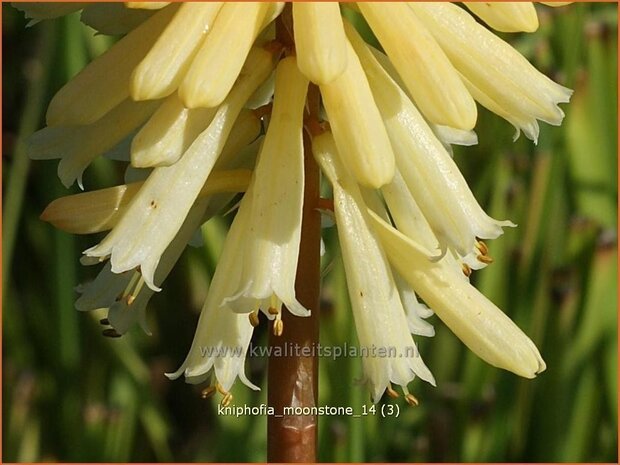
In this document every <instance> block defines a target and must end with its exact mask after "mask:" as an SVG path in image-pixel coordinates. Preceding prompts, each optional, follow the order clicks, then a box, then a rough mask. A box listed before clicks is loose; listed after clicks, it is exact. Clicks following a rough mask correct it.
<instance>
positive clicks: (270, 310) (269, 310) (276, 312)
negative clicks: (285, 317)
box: [267, 307, 280, 315]
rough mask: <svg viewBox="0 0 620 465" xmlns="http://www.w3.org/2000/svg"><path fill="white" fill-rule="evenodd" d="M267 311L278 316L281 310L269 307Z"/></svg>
mask: <svg viewBox="0 0 620 465" xmlns="http://www.w3.org/2000/svg"><path fill="white" fill-rule="evenodd" d="M267 311H268V312H269V314H270V315H277V314H278V313H280V310H278V309H277V308H276V307H269V309H268V310H267Z"/></svg>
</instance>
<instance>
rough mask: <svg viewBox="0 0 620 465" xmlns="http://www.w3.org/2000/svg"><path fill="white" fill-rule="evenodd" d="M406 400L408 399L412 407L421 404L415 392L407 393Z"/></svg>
mask: <svg viewBox="0 0 620 465" xmlns="http://www.w3.org/2000/svg"><path fill="white" fill-rule="evenodd" d="M405 400H406V401H407V403H408V404H409V405H411V406H412V407H415V406H417V405H420V402H419V401H418V399H416V397H415V396H414V395H413V394H407V395H405Z"/></svg>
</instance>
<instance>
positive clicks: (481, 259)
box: [476, 255, 493, 265]
mask: <svg viewBox="0 0 620 465" xmlns="http://www.w3.org/2000/svg"><path fill="white" fill-rule="evenodd" d="M476 258H477V259H478V261H479V262H482V263H486V264H487V265H490V264H491V263H493V259H492V258H491V257H489V256H488V255H478V256H477V257H476Z"/></svg>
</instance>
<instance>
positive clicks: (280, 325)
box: [273, 319, 284, 336]
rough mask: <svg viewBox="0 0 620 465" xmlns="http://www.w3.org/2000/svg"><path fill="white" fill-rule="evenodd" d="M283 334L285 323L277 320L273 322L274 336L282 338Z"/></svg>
mask: <svg viewBox="0 0 620 465" xmlns="http://www.w3.org/2000/svg"><path fill="white" fill-rule="evenodd" d="M282 333H284V322H283V321H282V320H280V319H277V320H276V321H274V322H273V334H274V336H282Z"/></svg>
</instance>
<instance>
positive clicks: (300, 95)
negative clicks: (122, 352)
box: [18, 2, 571, 403]
mask: <svg viewBox="0 0 620 465" xmlns="http://www.w3.org/2000/svg"><path fill="white" fill-rule="evenodd" d="M18 7H19V8H22V9H24V10H25V11H26V13H27V14H28V15H29V16H30V17H32V18H33V19H34V20H41V19H48V18H52V17H55V16H59V15H62V14H66V13H68V12H71V11H76V10H78V9H81V8H83V11H82V19H83V20H84V21H85V22H86V23H87V24H89V25H91V26H93V27H95V28H96V29H99V30H100V31H101V32H103V33H112V34H125V35H124V37H123V38H122V39H121V40H119V41H118V42H117V43H115V44H114V45H113V46H112V47H111V48H110V49H109V50H108V51H107V52H106V53H104V54H103V55H101V56H100V57H98V58H96V59H95V60H94V61H93V62H92V63H90V64H89V65H88V66H87V67H86V68H85V69H84V70H82V72H80V73H79V74H78V75H77V76H76V77H75V78H73V79H72V80H71V81H70V82H69V83H67V84H66V85H65V86H64V87H63V88H62V89H61V90H60V91H59V92H58V93H57V94H56V96H55V97H54V98H53V99H52V102H51V103H50V106H49V109H48V112H47V124H48V127H47V128H45V129H42V130H41V131H39V132H38V133H36V134H35V135H34V136H33V138H32V139H31V145H30V153H31V156H32V157H33V158H60V163H59V168H58V170H59V177H60V179H61V181H62V182H63V183H64V184H65V185H66V186H70V185H71V184H73V183H74V182H75V181H78V183H79V184H80V186H82V181H81V177H82V173H83V171H84V170H85V169H87V167H88V165H89V164H90V163H91V162H92V160H93V159H95V158H96V157H98V156H102V155H106V154H107V155H108V156H113V157H114V158H120V159H123V160H125V161H129V162H130V165H131V167H132V168H131V170H130V171H128V176H129V175H130V174H131V173H133V174H132V176H133V177H134V178H136V176H137V178H136V179H138V181H136V182H132V183H128V184H126V185H121V186H117V187H114V188H110V189H104V190H101V191H98V192H94V193H84V194H78V195H76V196H69V197H66V198H62V199H59V200H57V201H55V202H53V203H52V204H51V205H50V206H49V207H48V208H47V209H46V211H45V212H44V214H43V218H44V219H46V220H48V221H50V222H52V223H53V224H55V225H57V226H58V227H61V228H63V229H66V230H68V231H71V232H75V233H92V232H100V231H108V230H110V232H109V233H108V235H107V236H106V237H105V238H104V239H103V240H102V241H101V242H100V243H99V244H97V245H95V246H93V247H91V248H89V249H88V250H86V251H85V256H84V258H83V261H84V263H86V264H98V263H102V264H103V269H102V271H101V272H100V274H99V276H98V277H97V278H96V279H95V280H94V281H93V282H92V283H89V284H86V285H84V286H82V287H81V288H80V292H81V293H82V295H81V297H80V298H79V299H78V301H77V304H76V306H77V307H78V308H79V309H81V310H91V309H95V308H108V309H109V316H108V319H107V320H105V323H106V324H110V325H111V326H112V328H110V329H108V330H106V333H107V334H108V335H115V336H117V335H120V334H122V333H124V332H125V331H127V330H128V328H129V326H130V325H131V323H133V322H134V321H140V322H141V323H142V325H143V326H146V325H145V318H144V311H145V308H146V304H147V302H148V299H149V298H150V296H151V295H152V294H153V293H154V292H157V291H159V290H160V288H161V287H162V285H163V282H164V280H165V277H166V276H167V274H168V273H169V271H170V269H171V268H172V266H173V265H174V263H175V262H176V260H177V259H178V257H179V255H180V254H181V252H182V250H183V248H184V246H185V245H186V244H187V242H188V241H189V240H190V237H191V236H192V233H193V231H195V230H196V228H198V227H199V226H200V224H201V223H202V222H203V221H205V220H206V219H208V218H210V217H211V216H213V215H214V214H216V213H218V212H220V211H226V210H227V208H226V207H227V206H228V204H229V202H230V201H231V199H232V198H233V197H234V195H235V193H237V192H245V195H244V196H243V198H242V200H241V202H240V204H239V205H238V211H237V214H236V217H235V219H234V221H233V225H232V228H231V230H230V232H229V234H228V237H227V240H226V244H225V246H224V250H223V252H222V256H221V260H220V263H219V265H218V268H217V270H216V273H215V276H214V279H213V282H212V284H211V288H210V290H209V294H208V297H207V300H206V302H205V305H204V308H203V311H202V314H201V316H200V320H199V323H198V330H197V332H196V336H195V339H194V343H193V344H192V348H191V349H190V352H189V355H188V357H187V359H186V360H185V362H184V363H183V365H182V366H181V368H180V369H179V370H178V371H177V372H176V373H174V374H172V375H170V376H171V377H177V376H181V375H184V376H185V377H186V379H187V380H188V381H190V382H201V381H205V380H209V382H210V383H211V384H213V385H217V387H218V389H219V390H220V391H221V392H223V393H224V395H225V397H224V401H225V402H229V401H230V395H229V394H228V391H229V389H230V387H231V386H232V384H233V383H234V380H235V378H236V377H240V378H241V379H242V381H243V382H244V383H246V384H248V385H249V386H250V387H253V388H254V387H255V386H254V385H253V384H251V383H250V382H249V381H248V380H247V379H246V378H245V375H244V368H243V365H244V361H245V352H246V350H247V347H248V344H249V341H250V338H251V335H252V331H253V326H255V325H256V324H258V313H257V312H258V310H261V311H263V313H265V314H266V315H267V317H268V318H270V319H275V321H276V323H275V324H274V332H275V333H276V334H282V332H283V331H285V328H284V327H283V324H282V321H281V318H280V315H281V307H282V304H284V306H285V307H286V308H287V309H288V310H289V311H291V312H292V313H293V314H294V315H296V316H297V317H299V318H303V317H304V316H305V315H308V314H309V313H310V312H312V310H313V309H312V308H304V307H303V306H302V305H301V304H299V303H298V301H297V299H296V296H295V289H294V286H295V282H294V281H295V270H296V269H297V266H298V255H299V237H300V230H301V221H302V202H303V189H304V177H303V166H302V163H303V144H302V138H303V131H304V129H303V127H304V119H305V122H306V123H307V124H306V128H307V129H308V131H309V133H310V135H311V137H312V139H313V140H312V146H313V151H314V155H315V157H316V158H317V160H318V161H319V163H320V165H321V166H322V168H323V170H324V174H325V175H326V177H327V179H328V180H329V181H330V182H331V184H332V186H333V193H334V210H335V212H334V213H335V218H336V227H337V228H338V235H339V238H340V243H341V247H342V255H343V259H344V263H345V269H346V274H347V280H348V288H349V294H350V297H351V302H352V307H353V313H354V319H355V324H356V327H357V329H358V335H359V340H360V344H361V345H362V346H372V345H375V346H394V347H397V348H398V349H399V350H401V351H404V350H405V349H407V348H412V347H413V348H416V349H417V347H416V345H415V343H414V341H413V337H412V334H415V335H424V336H432V335H433V334H434V330H433V328H432V326H431V325H430V324H429V323H428V322H427V321H425V318H428V317H429V316H430V315H432V314H433V311H434V312H435V313H437V315H438V316H439V318H440V319H442V320H443V321H444V322H445V324H446V325H447V326H449V327H450V328H451V329H452V330H453V331H454V333H455V334H456V335H457V336H459V337H460V338H461V339H462V340H463V342H464V343H465V344H466V345H467V346H468V347H469V348H470V349H471V350H472V351H474V352H475V353H476V354H477V355H479V356H480V357H481V358H483V359H484V360H486V361H487V362H489V363H491V364H492V365H495V366H498V367H500V368H504V369H507V370H510V371H512V372H514V373H517V374H519V375H521V376H525V377H533V376H535V375H536V374H537V373H539V372H541V371H542V370H544V369H545V364H544V362H543V360H542V358H541V356H540V354H539V353H538V350H537V349H536V347H535V345H534V344H533V343H532V341H530V339H529V338H528V337H527V336H526V335H525V334H524V333H523V332H522V331H521V330H520V329H519V328H518V327H517V326H516V325H515V324H514V323H513V322H512V321H511V320H510V319H509V318H508V317H507V316H506V315H505V314H504V313H503V312H502V311H501V310H500V309H499V308H497V307H496V306H495V305H494V304H492V303H491V302H490V301H489V300H488V299H486V298H485V297H484V296H483V295H482V294H480V292H478V291H477V290H476V289H475V288H474V287H473V286H472V285H471V284H470V283H469V275H470V273H471V271H472V270H473V269H479V268H482V267H484V266H486V265H487V264H489V263H490V262H491V259H490V257H489V256H488V249H487V247H486V245H485V244H484V242H483V241H482V239H495V238H497V237H498V236H500V235H501V234H502V232H503V228H504V227H506V226H514V225H513V224H512V223H511V222H510V221H507V220H496V219H493V218H491V217H489V216H488V215H487V214H486V213H485V212H484V211H483V209H482V208H481V206H480V205H479V204H478V202H477V201H476V199H475V197H474V195H473V194H472V192H471V191H470V189H469V187H468V185H467V182H466V180H465V179H464V177H463V176H462V174H461V173H460V171H459V168H458V166H457V164H456V163H455V162H454V161H453V159H452V158H451V156H450V154H451V144H462V145H471V144H474V143H476V142H477V136H476V134H475V133H474V132H473V129H474V127H475V123H476V118H477V104H480V105H482V106H484V107H486V108H488V109H489V110H491V111H492V112H495V113H496V114H498V115H499V116H501V117H503V118H504V119H506V120H507V121H509V122H510V123H511V124H513V125H514V126H515V128H516V130H517V136H518V135H519V132H520V131H523V133H524V134H525V135H526V136H527V137H528V138H530V139H532V140H533V141H534V142H536V140H537V138H538V121H539V120H540V121H544V122H547V123H550V124H554V125H557V124H560V123H561V121H562V118H563V116H564V114H563V112H562V110H561V109H560V108H559V107H558V104H559V103H563V102H567V101H568V99H569V97H570V94H571V91H570V90H568V89H566V88H564V87H562V86H560V85H559V84H556V83H554V82H553V81H551V80H550V79H548V78H547V77H546V76H544V75H543V74H541V73H540V72H538V71H537V70H536V69H535V68H534V67H533V66H532V65H531V64H530V63H529V62H528V61H527V60H526V59H525V58H524V57H523V56H521V55H520V54H519V53H518V52H517V51H516V50H515V49H513V48H512V47H511V46H510V45H509V44H508V43H506V42H505V41H503V40H502V39H500V38H499V37H498V36H496V35H495V34H494V33H493V32H492V31H490V30H489V29H487V28H486V27H485V26H483V25H481V24H480V23H478V22H476V21H475V20H474V18H473V16H472V15H471V14H470V13H469V12H468V10H467V9H469V11H471V12H472V13H473V14H474V15H476V16H478V17H479V19H481V20H482V21H484V22H486V23H487V24H488V26H490V27H491V28H493V29H496V30H499V31H503V32H516V31H524V32H532V31H534V30H535V29H536V28H537V26H538V20H537V16H536V11H535V8H534V6H533V4H531V3H501V4H478V3H467V4H466V8H467V9H465V8H464V7H460V6H457V5H454V4H447V3H418V2H413V3H401V2H399V3H381V4H379V3H372V2H371V3H360V4H358V5H354V4H343V5H338V4H337V3H312V2H311V3H295V4H293V5H292V15H291V17H292V25H291V24H290V21H291V18H288V19H287V18H284V20H282V21H283V24H286V22H287V21H289V23H288V24H289V26H292V27H290V28H289V33H291V34H292V35H293V36H294V40H295V45H296V48H295V50H293V49H292V48H290V47H288V48H283V44H281V43H278V41H277V40H275V39H276V37H275V35H274V30H275V28H274V21H275V20H277V18H278V17H279V16H280V15H282V12H283V10H284V4H283V3H235V2H212V3H183V4H168V3H166V2H157V3H128V4H126V5H125V6H120V5H116V4H96V5H95V4H71V5H68V4H67V5H60V4H59V5H53V4H48V5H46V6H43V5H38V4H23V3H22V4H19V5H18ZM343 12H345V13H346V14H343ZM351 17H355V18H356V21H357V22H364V21H365V22H366V23H367V24H368V25H369V26H370V28H371V29H372V31H373V32H374V34H375V36H376V37H377V38H378V40H379V42H380V44H381V47H382V49H383V50H377V49H375V48H373V47H371V46H370V45H368V44H367V43H366V42H365V40H364V38H363V37H362V36H360V34H359V33H358V31H357V30H356V29H355V27H354V26H353V24H352V23H350V22H349V19H348V18H351ZM110 18H116V20H117V21H112V20H110ZM274 73H275V79H274V77H273V76H274ZM308 82H311V83H312V84H313V85H315V86H318V91H319V92H320V97H321V109H320V111H318V112H317V111H310V112H308V111H306V112H305V113H304V103H305V100H306V94H307V89H308ZM272 99H273V104H272V103H271V102H272ZM261 124H262V125H264V126H265V127H266V133H265V135H264V136H263V135H262V132H261V129H260V126H261ZM482 137H484V135H482ZM136 173H137V174H136ZM104 262H105V263H104ZM422 301H423V302H422ZM204 346H209V347H215V348H228V349H230V350H228V351H220V352H210V354H209V355H207V356H205V354H203V353H202V352H201V351H200V348H201V347H204ZM234 349H238V350H234ZM364 371H365V379H366V381H367V383H368V385H369V387H370V389H371V392H372V396H373V399H374V400H375V401H376V400H378V399H379V398H380V397H381V394H382V393H383V392H384V391H385V390H386V389H387V390H388V392H390V393H393V392H394V391H393V389H392V388H391V383H396V384H398V385H401V386H402V388H403V390H404V392H405V394H406V396H407V400H408V401H410V402H411V403H414V402H416V401H415V398H414V397H413V396H411V395H410V394H409V392H408V388H407V386H408V384H409V383H410V382H411V381H412V380H413V379H414V377H415V376H418V377H420V378H422V379H424V380H425V381H428V382H430V383H433V384H434V378H433V375H432V374H431V372H430V370H429V369H428V368H427V367H426V365H425V364H424V362H423V361H422V359H421V357H420V354H419V353H417V350H415V351H414V352H412V353H409V355H408V356H406V357H398V356H397V357H387V358H379V357H372V356H368V357H365V358H364Z"/></svg>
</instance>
